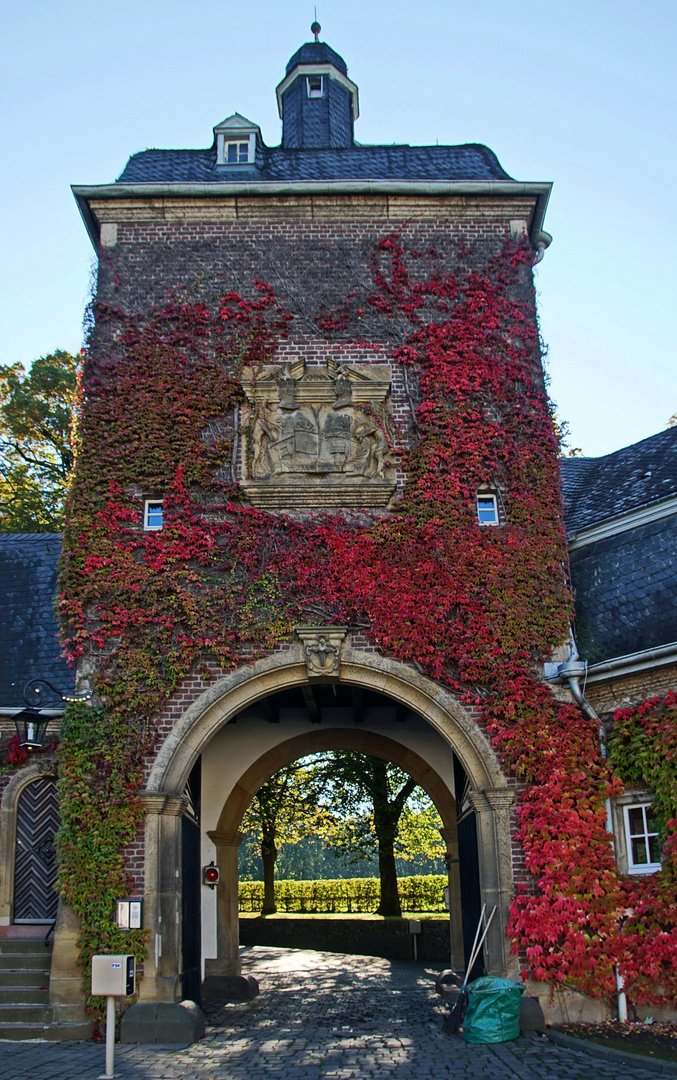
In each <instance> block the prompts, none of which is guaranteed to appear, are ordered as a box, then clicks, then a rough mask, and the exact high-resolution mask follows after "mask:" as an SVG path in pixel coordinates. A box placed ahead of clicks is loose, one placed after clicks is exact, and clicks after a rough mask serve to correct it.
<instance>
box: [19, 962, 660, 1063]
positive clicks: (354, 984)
mask: <svg viewBox="0 0 677 1080" xmlns="http://www.w3.org/2000/svg"><path fill="white" fill-rule="evenodd" d="M243 970H244V971H245V972H249V973H251V974H253V975H255V976H256V977H257V978H258V979H259V982H260V985H261V994H260V996H259V997H258V998H256V999H255V1001H253V1002H250V1003H248V1004H246V1005H226V1006H221V1007H218V1008H215V1009H212V1010H210V1017H209V1018H210V1022H211V1023H210V1026H209V1028H208V1030H207V1037H206V1038H205V1039H203V1040H201V1041H200V1042H199V1043H197V1044H195V1045H194V1046H189V1047H186V1048H184V1049H177V1048H175V1047H154V1046H120V1045H118V1046H117V1047H116V1051H115V1065H116V1073H117V1074H119V1075H120V1076H121V1077H122V1078H123V1080H192V1078H193V1077H194V1078H195V1080H325V1078H327V1080H353V1078H355V1080H368V1078H372V1077H373V1078H376V1080H428V1078H430V1080H432V1078H438V1077H439V1078H441V1080H512V1078H513V1077H519V1078H520V1080H597V1078H600V1080H602V1078H603V1080H616V1078H618V1077H622V1078H623V1080H650V1078H653V1077H655V1076H656V1075H657V1074H656V1073H655V1072H653V1071H648V1070H645V1069H637V1068H635V1067H632V1066H627V1065H621V1064H619V1063H614V1062H608V1063H607V1062H606V1061H603V1060H599V1059H595V1058H593V1057H590V1056H589V1055H588V1054H585V1053H584V1052H582V1051H581V1052H579V1051H572V1050H566V1049H563V1048H562V1047H559V1046H555V1045H553V1044H552V1043H551V1042H549V1041H548V1040H547V1039H544V1038H540V1037H538V1036H529V1037H522V1038H520V1039H519V1040H518V1041H516V1042H513V1043H505V1044H501V1045H495V1046H474V1047H470V1046H466V1045H465V1043H464V1042H463V1039H462V1037H450V1036H448V1035H444V1034H443V1033H442V1031H441V1024H442V1019H443V1017H444V1015H445V1008H446V1007H445V1006H444V1004H443V1003H442V1001H441V999H440V998H438V997H437V996H436V995H435V993H434V988H433V982H434V972H432V971H431V970H430V969H426V968H424V967H423V966H415V965H412V964H395V963H391V962H390V961H387V960H378V959H374V958H371V957H360V956H339V955H337V954H336V953H318V952H303V951H300V950H291V949H270V948H254V949H246V950H243ZM103 1071H104V1049H103V1047H102V1046H100V1045H94V1044H92V1043H46V1042H25V1043H11V1042H0V1075H1V1076H2V1077H3V1080H24V1078H26V1080H95V1078H96V1077H98V1076H99V1075H100V1074H101V1073H102V1072H103Z"/></svg>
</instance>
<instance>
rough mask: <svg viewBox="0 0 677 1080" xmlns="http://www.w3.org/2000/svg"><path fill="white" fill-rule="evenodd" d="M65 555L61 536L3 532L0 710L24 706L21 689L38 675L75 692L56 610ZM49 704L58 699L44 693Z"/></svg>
mask: <svg viewBox="0 0 677 1080" xmlns="http://www.w3.org/2000/svg"><path fill="white" fill-rule="evenodd" d="M60 551H61V537H60V536H55V535H52V534H48V533H32V534H11V533H10V534H0V598H1V599H0V708H15V707H16V708H17V709H20V708H22V707H23V706H24V704H25V703H24V699H23V697H22V690H23V688H24V686H25V685H26V683H27V682H28V681H29V679H34V678H37V677H38V676H39V677H41V678H44V679H48V680H49V681H50V682H51V683H54V685H55V686H56V687H58V688H59V689H60V690H65V691H71V692H72V690H73V687H74V677H73V673H72V672H71V671H70V669H69V668H68V666H67V664H66V662H65V660H63V659H62V658H61V656H60V653H61V647H60V645H59V642H58V641H57V624H56V618H55V615H54V609H53V603H54V597H55V595H56V580H57V564H58V560H59V553H60ZM44 706H45V707H46V708H48V707H54V708H57V707H58V706H59V703H58V699H54V700H52V699H51V698H48V697H47V695H46V694H45V698H44Z"/></svg>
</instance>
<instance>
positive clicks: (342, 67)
mask: <svg viewBox="0 0 677 1080" xmlns="http://www.w3.org/2000/svg"><path fill="white" fill-rule="evenodd" d="M297 64H333V65H334V67H335V68H338V70H339V71H340V72H341V73H342V74H343V75H347V74H348V68H347V66H346V62H345V60H344V59H343V57H342V56H339V54H338V53H337V52H335V51H334V50H333V49H332V48H331V46H330V45H327V44H326V42H324V41H306V43H305V45H302V46H301V48H300V49H297V50H296V52H295V53H294V55H293V56H292V58H291V60H290V61H289V63H288V64H287V67H286V73H287V75H288V74H289V72H290V71H291V70H292V68H295V67H296V65H297Z"/></svg>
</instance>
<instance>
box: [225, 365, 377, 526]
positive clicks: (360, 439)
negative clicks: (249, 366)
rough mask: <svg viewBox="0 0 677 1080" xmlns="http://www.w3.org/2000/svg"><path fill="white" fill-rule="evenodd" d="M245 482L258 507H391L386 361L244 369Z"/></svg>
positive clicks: (243, 480)
mask: <svg viewBox="0 0 677 1080" xmlns="http://www.w3.org/2000/svg"><path fill="white" fill-rule="evenodd" d="M243 387H244V391H245V396H246V406H245V416H244V418H243V421H244V422H243V425H242V430H243V432H244V435H243V439H244V446H243V454H242V460H243V462H244V468H243V472H244V475H243V479H242V488H243V490H244V491H245V493H246V495H247V497H248V499H249V500H250V502H251V503H252V504H253V505H254V506H259V507H262V508H263V507H265V508H266V509H294V508H297V507H298V508H302V507H308V508H320V507H341V506H346V507H348V506H361V507H375V506H386V505H387V504H388V502H389V501H390V499H391V498H392V496H393V494H394V491H395V469H394V466H393V462H392V460H391V457H390V449H389V437H390V435H391V412H390V369H389V367H388V365H387V364H370V365H361V366H357V365H350V366H349V365H346V364H343V363H338V362H334V361H332V360H329V361H328V363H327V365H326V366H325V367H308V368H306V367H305V364H304V361H303V360H298V361H291V360H286V361H283V362H282V363H281V364H276V365H269V366H266V367H265V368H264V369H263V371H262V373H261V374H260V375H259V376H258V378H256V379H254V378H253V377H252V376H251V373H249V372H245V373H244V379H243Z"/></svg>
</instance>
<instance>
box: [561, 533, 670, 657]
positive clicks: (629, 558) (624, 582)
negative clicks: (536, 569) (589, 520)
mask: <svg viewBox="0 0 677 1080" xmlns="http://www.w3.org/2000/svg"><path fill="white" fill-rule="evenodd" d="M676 553H677V514H674V515H673V516H671V517H669V518H663V519H661V520H660V521H652V522H650V523H648V524H646V525H641V526H640V527H639V528H636V529H629V530H626V531H624V532H620V533H616V534H615V535H614V536H610V537H606V538H605V539H603V540H597V541H596V542H595V543H593V544H586V545H585V546H583V547H580V548H576V549H574V550H573V551H572V552H571V556H570V560H571V580H572V584H573V587H574V593H575V597H576V625H575V633H576V641H577V643H578V649H579V652H580V654H581V656H582V657H583V659H585V660H588V661H589V662H590V663H591V664H595V663H599V662H600V661H602V660H610V659H612V658H613V657H616V656H627V655H628V654H629V653H634V652H639V651H641V650H642V649H652V648H656V646H658V645H668V644H671V643H672V642H673V641H677V603H676V602H675V597H676V594H677V557H676Z"/></svg>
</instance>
